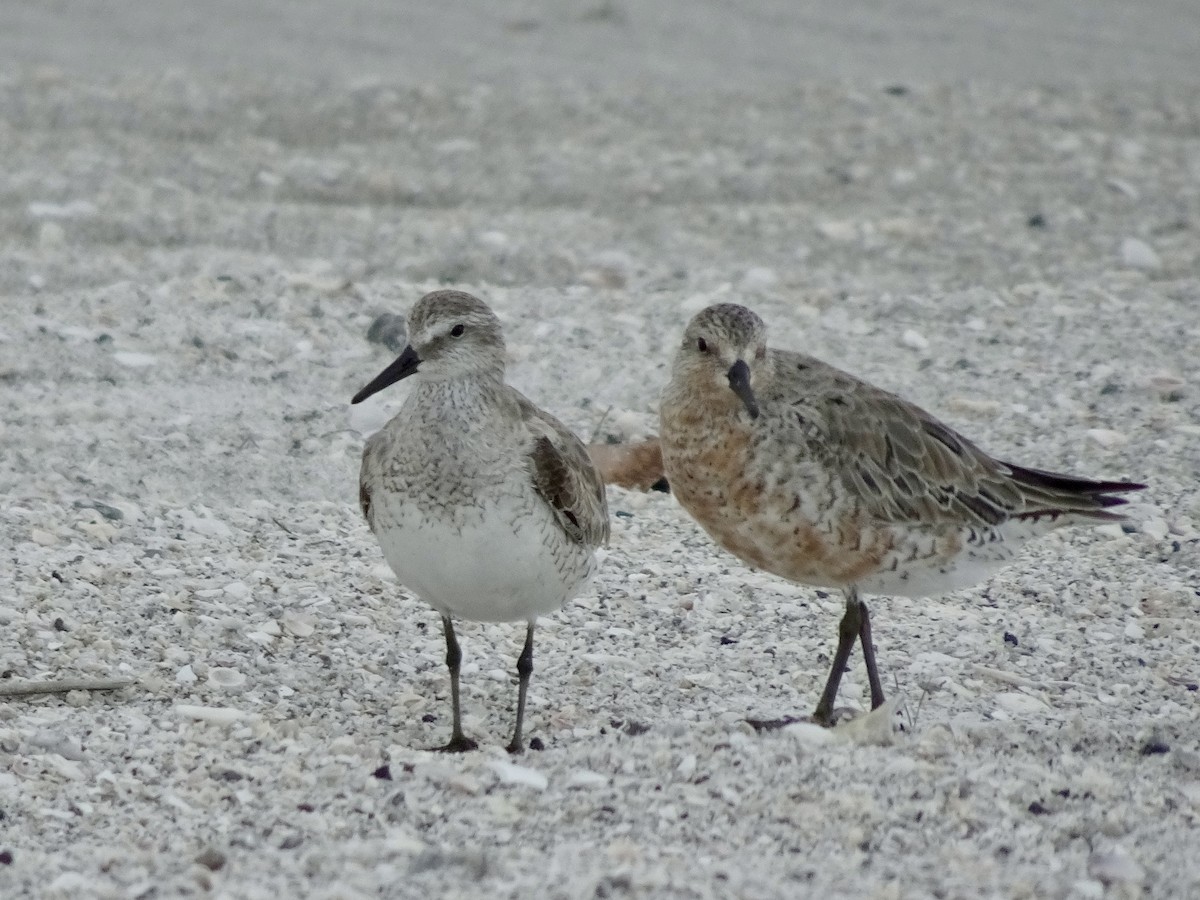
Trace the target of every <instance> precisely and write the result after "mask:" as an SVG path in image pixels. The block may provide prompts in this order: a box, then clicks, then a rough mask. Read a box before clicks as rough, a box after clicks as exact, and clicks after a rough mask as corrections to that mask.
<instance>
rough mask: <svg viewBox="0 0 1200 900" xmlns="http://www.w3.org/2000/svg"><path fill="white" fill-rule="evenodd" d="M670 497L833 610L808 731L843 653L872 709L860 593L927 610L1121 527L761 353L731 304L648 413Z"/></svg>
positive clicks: (787, 355)
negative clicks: (1108, 526)
mask: <svg viewBox="0 0 1200 900" xmlns="http://www.w3.org/2000/svg"><path fill="white" fill-rule="evenodd" d="M660 418H661V425H660V427H661V434H660V439H661V442H662V456H663V466H664V468H665V471H666V476H667V481H668V482H669V483H670V485H671V490H672V491H673V492H674V494H675V496H676V497H677V498H678V499H679V502H680V503H681V504H682V505H683V507H684V509H686V510H687V511H688V512H689V513H690V514H691V515H692V517H693V518H695V519H696V521H697V522H699V523H700V525H701V526H702V527H703V528H704V530H705V531H707V532H708V534H709V535H710V536H711V537H712V538H713V540H715V541H716V542H717V543H718V544H720V545H721V546H722V547H724V548H725V549H726V550H728V551H729V552H731V553H733V554H734V555H735V556H738V557H740V558H741V559H742V560H744V561H745V562H747V563H749V564H750V565H752V566H755V567H757V568H759V569H763V570H764V571H767V572H771V573H773V574H775V575H779V576H782V577H783V578H786V579H788V580H789V581H793V582H798V583H800V584H806V585H813V586H817V587H826V588H840V589H841V590H842V591H843V592H844V593H845V596H846V611H845V614H844V615H843V617H842V621H841V626H840V628H839V630H838V645H837V652H836V653H835V654H834V658H833V666H832V668H831V669H830V672H829V678H828V680H827V681H826V683H825V689H824V691H823V692H822V694H821V699H820V701H819V702H818V703H817V707H816V710H815V712H814V713H813V719H814V720H815V721H817V722H820V723H822V724H832V722H833V720H834V706H833V704H834V701H835V699H836V697H837V691H838V685H839V683H840V681H841V677H842V672H843V670H844V669H845V667H846V662H847V661H848V659H849V657H850V653H851V651H852V650H853V648H854V642H855V640H858V641H860V642H861V644H862V651H863V657H864V662H865V664H866V669H867V678H868V681H869V683H870V690H871V707H872V709H874V708H877V707H878V706H880V705H881V704H882V703H883V701H884V696H883V687H882V685H881V683H880V681H879V673H878V669H877V667H876V664H875V650H874V645H873V644H872V641H871V623H870V617H869V616H868V613H867V607H866V604H865V603H863V601H862V600H861V598H860V596H859V594H860V591H861V592H863V593H869V594H892V595H899V596H904V597H925V596H931V595H936V594H942V593H946V592H948V591H954V590H959V589H961V588H965V587H969V586H971V585H973V584H976V583H977V582H979V581H982V580H983V579H985V578H987V577H988V576H990V575H991V574H992V573H993V572H995V571H996V570H998V569H1000V568H1002V567H1003V566H1005V565H1006V564H1008V563H1009V562H1010V561H1011V560H1012V558H1013V556H1014V555H1015V553H1016V552H1017V550H1018V548H1020V546H1021V545H1022V544H1024V543H1025V542H1026V541H1028V540H1030V539H1031V538H1035V537H1038V536H1040V535H1043V534H1045V533H1046V532H1049V531H1051V530H1053V529H1055V528H1059V527H1061V526H1063V525H1073V524H1088V523H1091V524H1097V523H1100V522H1111V521H1117V520H1120V519H1121V518H1122V516H1120V515H1119V514H1117V513H1114V512H1110V509H1111V508H1112V507H1114V506H1119V505H1121V504H1122V503H1125V502H1126V501H1125V500H1124V499H1122V498H1121V497H1117V496H1114V495H1115V494H1120V493H1124V492H1126V491H1137V490H1141V489H1142V488H1144V487H1145V485H1141V484H1135V483H1133V482H1128V481H1091V480H1088V479H1084V478H1076V477H1073V476H1070V475H1059V474H1056V473H1053V472H1045V471H1041V470H1038V469H1029V468H1025V467H1023V466H1017V465H1013V464H1012V463H1007V462H1001V461H1000V460H998V459H994V458H993V457H991V456H989V455H988V454H986V453H985V452H983V451H982V450H980V449H979V448H978V447H976V446H975V445H974V444H972V443H971V442H970V441H969V440H967V439H966V438H964V437H963V436H962V435H960V434H958V433H957V432H955V431H954V430H953V429H951V428H950V427H948V426H946V425H944V424H943V423H941V422H939V421H938V420H937V419H935V418H934V417H933V416H932V415H930V414H929V413H927V412H925V410H923V409H921V408H920V407H918V406H915V405H913V404H912V403H909V402H908V401H906V400H904V399H902V398H900V397H897V396H896V395H895V394H890V393H888V392H887V391H884V390H881V389H880V388H877V387H875V386H873V385H871V384H868V383H867V382H865V381H861V380H859V379H858V378H855V377H854V376H853V375H850V374H848V373H846V372H843V371H840V370H839V369H836V368H834V367H833V366H830V365H827V364H826V363H823V362H821V361H820V360H817V359H814V358H813V357H811V356H804V355H802V354H799V353H791V352H788V351H786V350H775V349H771V348H769V347H768V346H767V329H766V326H765V325H764V324H763V321H762V319H760V318H759V317H758V316H757V315H755V314H754V313H753V312H751V311H750V310H749V309H746V308H745V307H743V306H738V305H735V304H731V303H722V304H718V305H715V306H710V307H708V308H707V309H704V310H702V311H701V312H700V313H698V314H697V315H696V316H695V317H694V318H693V319H692V320H691V322H690V323H689V324H688V326H687V329H686V330H685V331H684V335H683V342H682V345H681V346H680V347H679V349H678V351H677V352H676V355H675V360H674V364H673V367H672V370H671V379H670V382H669V383H668V384H667V386H666V388H665V389H664V391H663V394H662V401H661V407H660Z"/></svg>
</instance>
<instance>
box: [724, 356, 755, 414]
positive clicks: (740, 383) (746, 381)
mask: <svg viewBox="0 0 1200 900" xmlns="http://www.w3.org/2000/svg"><path fill="white" fill-rule="evenodd" d="M729 387H730V388H731V389H732V390H733V392H734V393H735V394H737V395H738V398H739V399H740V400H741V401H742V405H743V406H745V407H746V412H748V413H750V418H752V419H757V418H758V398H757V397H755V396H754V390H753V389H752V388H751V387H750V367H749V366H748V365H746V363H745V361H744V360H740V359H739V360H738V361H737V362H735V363H734V364H733V365H732V366H730V368H729Z"/></svg>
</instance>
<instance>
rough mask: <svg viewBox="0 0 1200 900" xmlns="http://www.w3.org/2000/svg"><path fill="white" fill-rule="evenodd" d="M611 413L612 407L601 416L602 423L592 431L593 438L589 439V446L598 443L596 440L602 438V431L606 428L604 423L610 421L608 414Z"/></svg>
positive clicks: (598, 423)
mask: <svg viewBox="0 0 1200 900" xmlns="http://www.w3.org/2000/svg"><path fill="white" fill-rule="evenodd" d="M610 412H612V407H611V406H610V407H609V408H608V409H606V410H605V411H604V413H603V414H602V415H601V416H600V421H599V422H597V423H596V427H595V428H593V429H592V436H591V437H590V438H588V443H589V444H594V443H596V438H598V437H599V436H600V429H601V428H603V427H604V422H605V420H607V419H608V414H609V413H610Z"/></svg>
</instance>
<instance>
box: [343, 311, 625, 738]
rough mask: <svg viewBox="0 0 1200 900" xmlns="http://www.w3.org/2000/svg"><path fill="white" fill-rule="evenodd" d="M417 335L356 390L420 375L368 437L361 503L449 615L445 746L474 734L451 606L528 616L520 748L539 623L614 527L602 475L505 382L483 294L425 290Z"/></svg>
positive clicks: (389, 547)
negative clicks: (467, 726)
mask: <svg viewBox="0 0 1200 900" xmlns="http://www.w3.org/2000/svg"><path fill="white" fill-rule="evenodd" d="M408 341H409V343H408V346H407V347H405V348H404V351H403V352H402V353H401V354H400V356H399V358H398V359H397V360H396V361H395V362H393V363H392V364H391V365H390V366H388V367H387V368H386V369H385V370H384V371H383V372H382V373H380V374H379V376H378V377H376V378H375V380H374V381H372V382H371V383H370V384H368V385H367V386H366V387H365V388H363V389H362V390H361V391H359V392H358V393H357V394H355V396H354V399H353V400H352V401H351V402H353V403H359V402H361V401H363V400H365V399H366V398H367V397H370V396H371V395H372V394H374V393H376V392H377V391H380V390H382V389H383V388H385V387H387V386H389V385H391V384H394V383H395V382H397V381H399V380H400V379H402V378H408V377H410V376H412V377H413V378H414V382H415V383H414V384H413V388H412V392H411V393H410V394H409V396H408V399H407V400H406V401H405V403H404V405H403V407H402V408H401V409H400V412H399V413H397V414H396V416H395V418H393V419H392V420H391V421H390V422H388V423H387V424H386V425H385V426H384V427H383V428H382V429H381V430H380V431H379V432H377V433H376V434H375V435H373V436H372V437H371V438H370V440H368V441H367V444H366V447H365V449H364V450H363V461H362V472H361V477H360V480H359V500H360V502H361V504H362V511H363V515H364V516H366V518H367V522H368V524H369V525H370V526H371V530H372V531H373V532H374V533H375V536H376V537H377V538H378V539H379V544H380V546H381V547H382V548H383V555H384V557H385V558H386V559H387V562H388V565H390V566H391V567H392V570H393V571H394V572H395V573H396V577H397V578H398V579H399V580H400V583H401V584H403V585H405V586H406V587H408V588H409V589H410V590H412V591H414V592H415V593H416V594H417V595H418V596H419V597H420V598H421V599H422V600H424V601H425V602H426V603H428V604H429V605H430V606H432V607H433V608H434V609H435V610H436V611H437V612H438V613H440V614H441V617H442V626H443V628H444V630H445V636H446V665H447V667H449V669H450V698H451V702H452V704H453V713H454V723H453V727H452V732H451V735H450V742H449V743H448V744H447V745H446V746H445V747H443V748H441V749H443V750H447V751H462V750H471V749H474V748H475V747H476V743H475V742H474V741H473V740H471V739H470V738H468V737H467V736H466V735H464V734H463V730H462V713H461V707H460V704H459V692H458V682H459V668H460V665H461V662H462V652H461V651H460V649H459V646H458V641H457V639H456V637H455V635H454V624H453V621H452V618H453V617H455V616H458V617H460V618H463V619H470V620H472V621H477V622H512V621H524V622H526V623H527V624H526V631H525V646H524V649H523V650H522V651H521V655H520V657H519V658H518V660H517V675H518V679H519V688H518V694H517V723H516V727H515V728H514V729H513V736H512V741H511V742H510V743H509V745H508V750H509V752H510V753H519V752H521V750H522V749H523V747H522V742H521V729H522V725H523V721H524V717H525V695H526V692H527V690H528V688H529V676H530V673H532V671H533V630H534V625H535V623H536V621H537V617H538V616H541V615H546V614H548V613H552V612H554V611H555V610H557V609H559V608H560V607H562V605H563V604H564V603H566V602H567V600H570V599H571V598H573V597H575V596H576V594H577V593H578V592H579V590H580V589H581V588H582V587H583V586H584V584H585V583H586V582H587V580H588V579H589V578H590V577H591V575H592V573H593V571H594V570H595V567H596V557H595V551H596V549H597V548H598V547H600V546H601V545H602V544H604V543H606V542H607V540H608V530H609V522H608V504H607V501H606V499H605V493H604V484H603V482H602V481H601V479H600V475H599V473H598V472H597V471H596V468H595V467H594V466H593V465H592V462H591V460H590V459H589V458H588V454H587V451H586V450H585V449H584V446H583V444H582V443H580V441H579V439H578V438H576V437H575V435H574V434H572V433H571V432H570V431H569V430H567V428H566V427H565V426H564V425H563V424H562V423H561V422H559V421H558V420H557V419H555V418H554V417H553V416H551V415H550V414H549V413H546V412H544V411H543V410H541V409H539V408H538V407H537V406H535V405H534V404H533V403H531V402H530V401H529V400H528V399H527V398H526V397H525V396H523V395H522V394H521V393H519V392H518V391H516V390H515V389H514V388H512V387H510V386H509V385H507V384H506V383H505V381H504V367H505V349H504V338H503V336H502V334H501V330H500V321H499V319H497V318H496V316H495V315H494V314H493V313H492V311H491V310H490V309H489V308H488V307H487V305H486V304H485V303H483V301H481V300H479V299H477V298H475V297H473V296H471V295H470V294H465V293H463V292H461V291H434V292H433V293H431V294H426V295H425V296H424V297H422V298H421V299H420V300H418V301H417V304H416V305H415V306H414V307H413V308H412V311H411V312H410V313H409V314H408Z"/></svg>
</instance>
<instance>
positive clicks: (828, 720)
mask: <svg viewBox="0 0 1200 900" xmlns="http://www.w3.org/2000/svg"><path fill="white" fill-rule="evenodd" d="M861 715H862V710H858V709H851V708H850V707H849V706H839V707H838V708H837V709H835V710H832V711H830V712H828V713H826V712H824V711H823V710H819V709H818V710H817V711H816V712H814V713H813V714H812V715H811V716H810V717H809V720H810V721H811V722H813V723H814V724H816V725H820V726H821V727H822V728H837V726H839V725H841V724H843V723H844V722H849V721H850V720H852V719H856V718H858V717H859V716H861Z"/></svg>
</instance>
